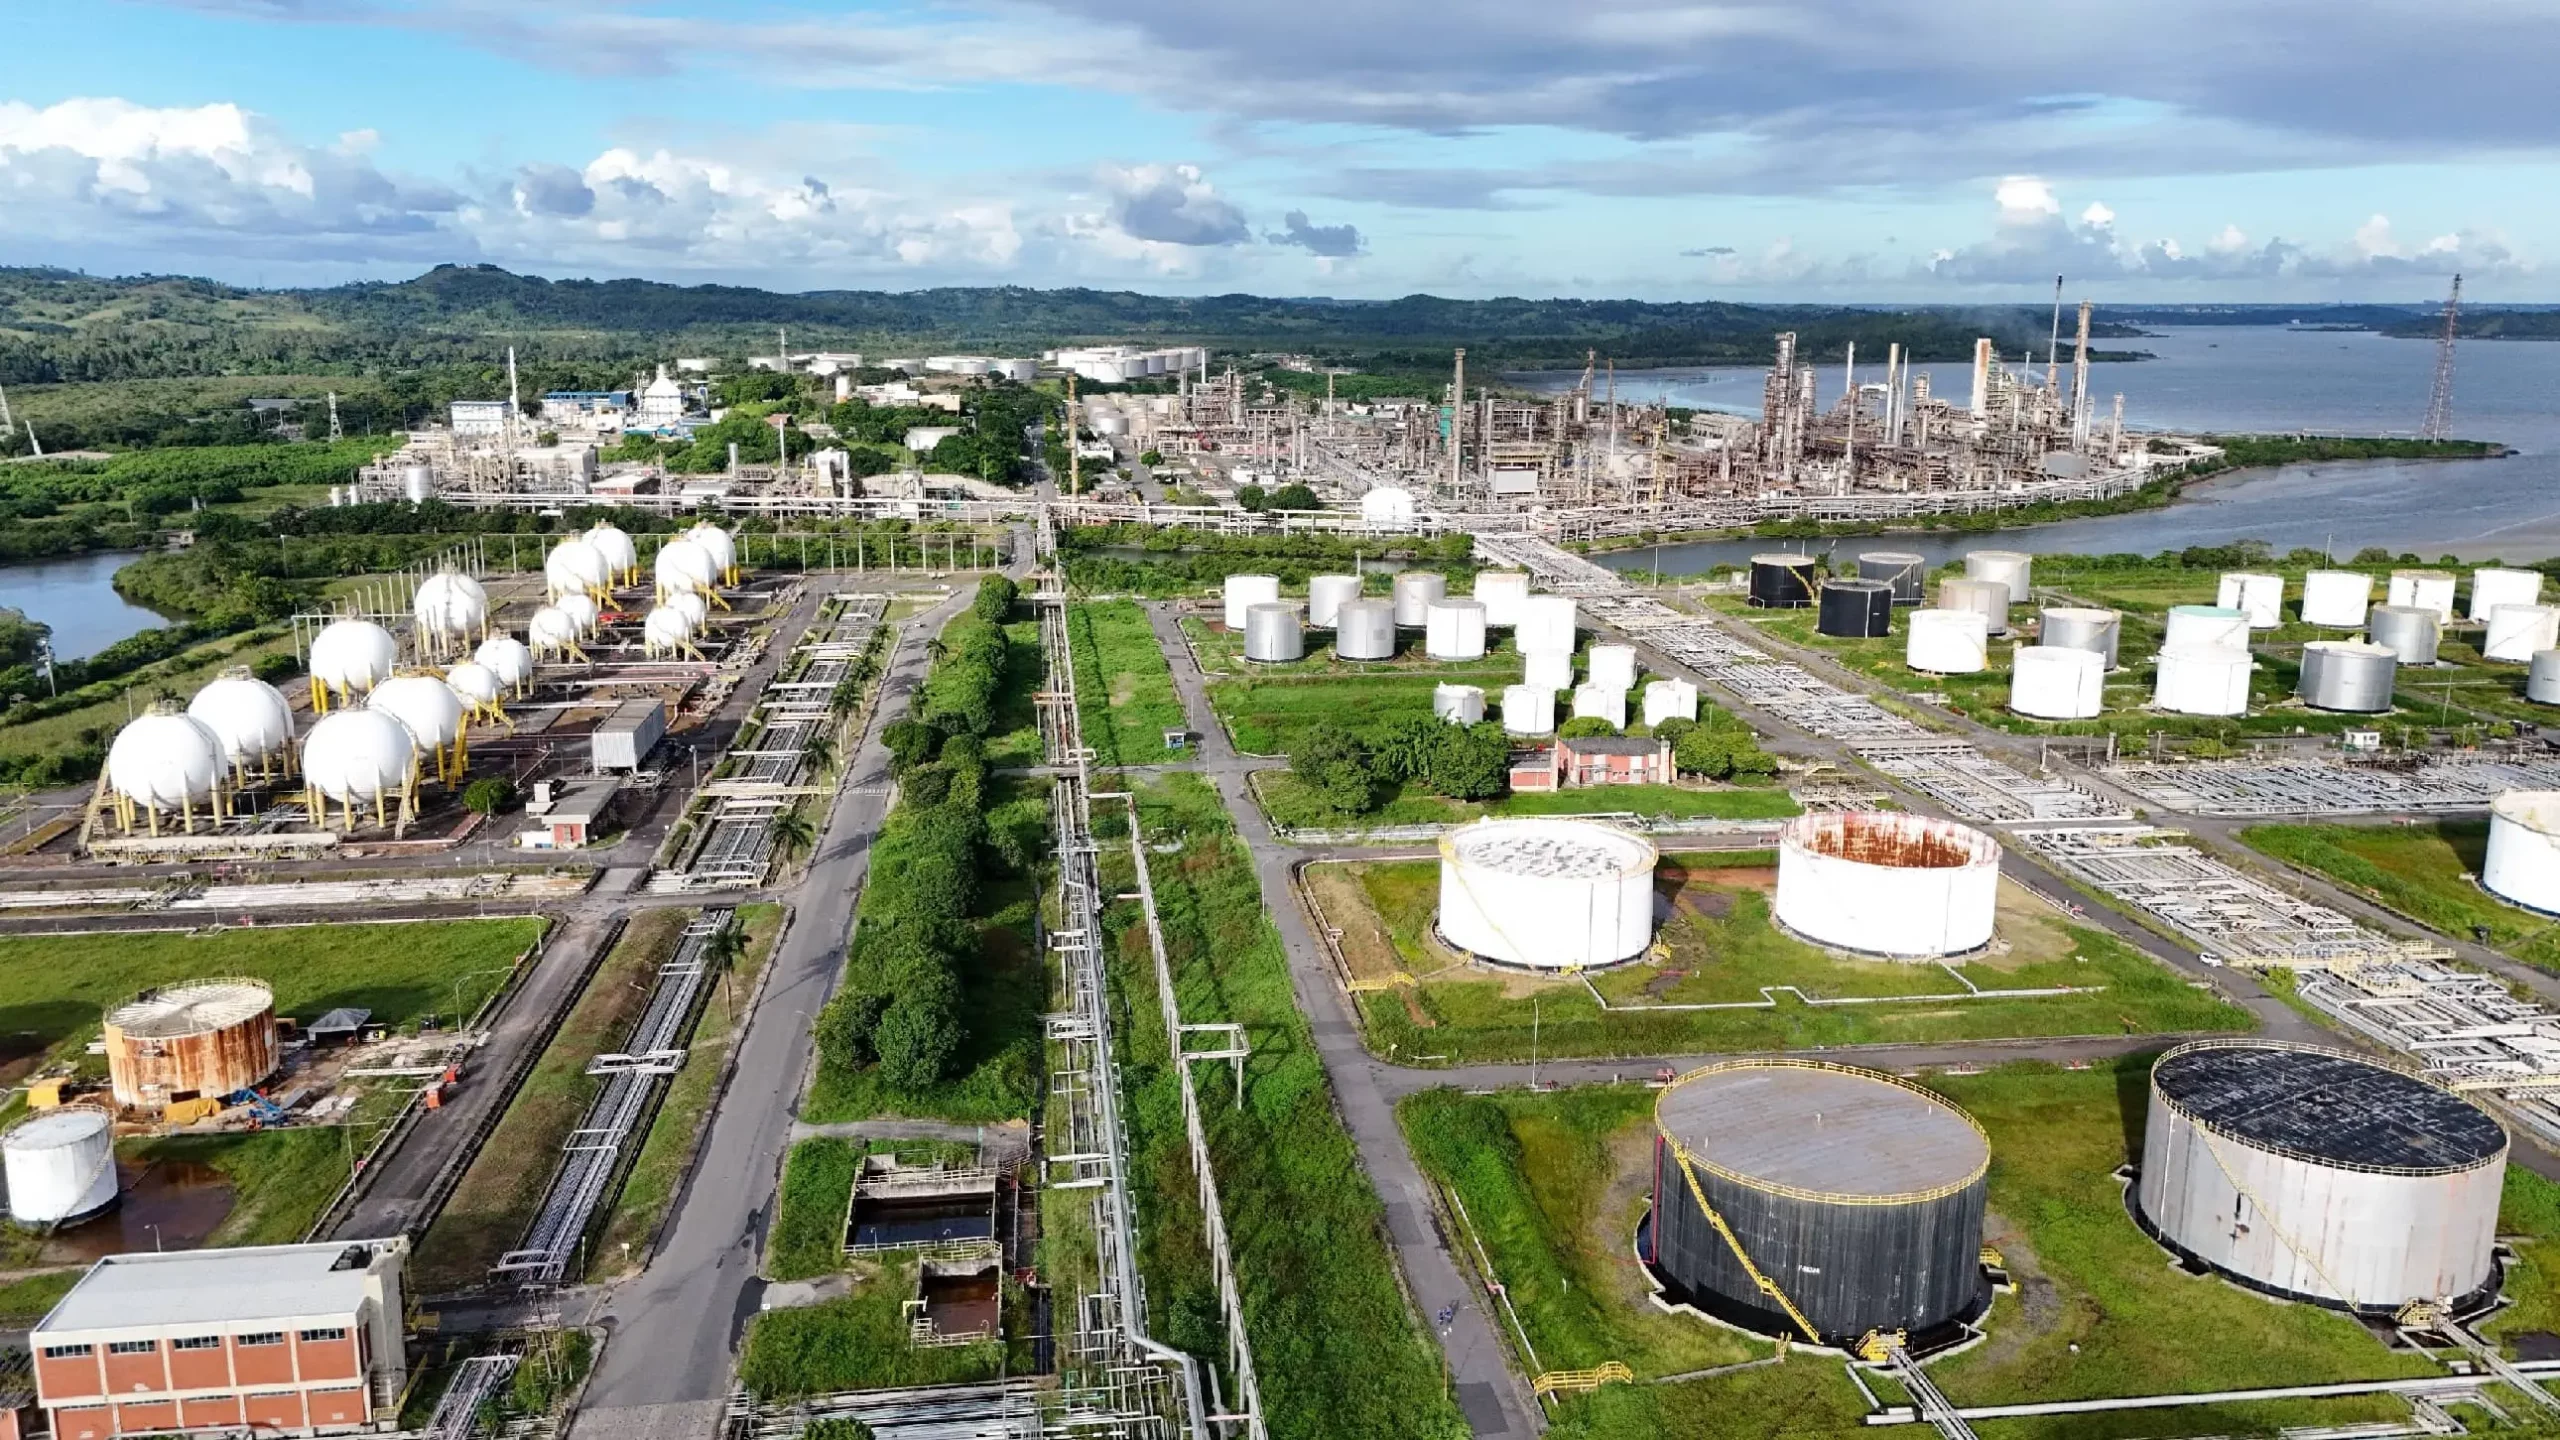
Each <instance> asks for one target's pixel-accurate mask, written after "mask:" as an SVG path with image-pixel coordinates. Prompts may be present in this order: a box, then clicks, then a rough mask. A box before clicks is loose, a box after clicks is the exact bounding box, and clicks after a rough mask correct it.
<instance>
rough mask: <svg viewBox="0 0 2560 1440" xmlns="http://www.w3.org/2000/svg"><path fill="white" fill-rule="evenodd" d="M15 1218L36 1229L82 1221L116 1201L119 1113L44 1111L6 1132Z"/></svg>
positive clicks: (4, 1149)
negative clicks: (117, 1123)
mask: <svg viewBox="0 0 2560 1440" xmlns="http://www.w3.org/2000/svg"><path fill="white" fill-rule="evenodd" d="M0 1172H5V1173H6V1175H7V1178H8V1182H9V1218H10V1219H11V1220H12V1221H14V1222H16V1223H17V1224H19V1225H22V1226H25V1227H27V1228H28V1229H31V1230H55V1229H60V1228H62V1227H64V1226H68V1225H77V1224H79V1223H80V1222H81V1221H83V1220H86V1219H88V1218H90V1217H91V1216H93V1215H96V1214H99V1213H100V1212H102V1211H104V1210H106V1209H107V1208H108V1207H109V1206H112V1205H114V1204H115V1203H116V1197H117V1194H118V1193H119V1192H118V1184H119V1181H118V1177H117V1174H116V1138H115V1117H114V1116H113V1115H111V1114H109V1113H108V1112H107V1110H106V1108H105V1107H104V1106H99V1105H65V1106H62V1107H60V1108H58V1109H53V1110H41V1111H38V1112H36V1113H35V1114H33V1115H30V1116H28V1117H27V1118H25V1119H23V1120H21V1121H19V1122H18V1123H17V1124H15V1125H12V1126H10V1127H9V1130H8V1133H6V1134H0Z"/></svg>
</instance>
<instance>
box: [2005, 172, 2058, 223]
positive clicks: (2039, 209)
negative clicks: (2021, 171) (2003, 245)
mask: <svg viewBox="0 0 2560 1440" xmlns="http://www.w3.org/2000/svg"><path fill="white" fill-rule="evenodd" d="M1992 198H1993V199H1994V200H1996V201H1998V202H1999V205H2000V223H2001V224H2003V225H2032V224H2036V223H2039V222H2041V221H2042V220H2043V219H2044V218H2045V217H2046V216H2049V215H2059V214H2061V213H2062V202H2061V201H2059V200H2056V199H2054V198H2053V187H2052V186H2050V185H2047V184H2046V183H2044V182H2043V181H2042V180H2039V179H2037V178H2036V177H2035V176H2033V175H2012V176H2010V177H2009V178H2007V179H2005V180H2003V181H2001V182H2000V186H1999V188H1998V189H1997V190H1994V191H1993V192H1992Z"/></svg>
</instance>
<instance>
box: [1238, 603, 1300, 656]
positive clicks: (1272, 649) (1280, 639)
mask: <svg viewBox="0 0 2560 1440" xmlns="http://www.w3.org/2000/svg"><path fill="white" fill-rule="evenodd" d="M1306 653H1307V636H1306V631H1305V630H1304V629H1303V628H1302V627H1301V626H1300V625H1299V624H1298V607H1297V606H1295V605H1288V604H1283V603H1281V602H1279V601H1273V602H1271V603H1269V604H1266V605H1254V606H1250V607H1247V609H1246V610H1245V612H1244V658H1246V659H1247V660H1252V661H1257V662H1259V663H1261V664H1265V665H1278V664H1286V663H1287V662H1289V661H1291V660H1299V659H1304V658H1305V657H1306Z"/></svg>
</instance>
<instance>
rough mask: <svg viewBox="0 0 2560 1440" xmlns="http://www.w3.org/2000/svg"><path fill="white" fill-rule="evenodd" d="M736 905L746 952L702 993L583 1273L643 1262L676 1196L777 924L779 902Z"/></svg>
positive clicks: (632, 1268)
mask: <svg viewBox="0 0 2560 1440" xmlns="http://www.w3.org/2000/svg"><path fill="white" fill-rule="evenodd" d="M737 913H738V918H739V920H740V921H741V922H742V923H744V924H745V926H746V927H747V948H746V952H745V954H744V955H742V956H741V957H740V958H739V960H738V963H737V964H736V965H735V966H734V967H732V969H731V970H730V972H729V974H728V975H727V976H726V977H725V978H724V980H723V981H722V983H720V984H718V985H715V986H713V987H712V990H711V994H710V995H709V996H708V997H707V998H706V999H705V1000H704V1001H703V1005H702V1015H701V1018H699V1019H697V1020H696V1021H694V1025H693V1043H692V1053H691V1055H690V1056H689V1057H688V1058H687V1059H686V1060H685V1064H684V1068H683V1069H681V1070H678V1071H677V1072H676V1075H675V1078H674V1079H673V1080H671V1081H669V1082H668V1083H667V1093H666V1095H665V1096H664V1097H663V1098H661V1099H660V1100H659V1102H658V1113H657V1115H656V1116H654V1117H653V1118H652V1119H651V1120H650V1122H649V1134H648V1137H647V1138H646V1139H644V1140H643V1141H641V1143H640V1154H639V1156H638V1157H637V1158H635V1159H634V1160H633V1161H632V1162H631V1173H630V1174H629V1175H627V1176H625V1177H624V1178H623V1182H622V1193H621V1194H620V1195H619V1196H618V1197H616V1199H615V1200H614V1206H613V1215H612V1217H611V1218H610V1219H608V1220H607V1221H606V1222H605V1227H604V1233H603V1237H602V1242H601V1243H600V1244H598V1245H597V1246H596V1256H595V1259H594V1261H593V1262H592V1263H591V1264H590V1265H589V1266H588V1273H589V1274H590V1275H592V1276H594V1277H596V1278H605V1277H609V1276H613V1275H624V1274H633V1273H636V1272H637V1271H638V1270H639V1268H640V1267H641V1266H643V1265H645V1264H647V1263H648V1259H649V1244H650V1242H651V1241H652V1240H653V1239H655V1238H656V1236H657V1233H658V1225H659V1223H660V1222H661V1221H663V1220H664V1219H665V1218H666V1215H667V1207H668V1206H670V1205H672V1204H674V1203H675V1194H676V1189H677V1187H678V1186H680V1185H682V1184H683V1183H684V1175H685V1171H686V1169H687V1168H688V1167H689V1166H690V1165H691V1163H692V1160H693V1154H694V1148H695V1146H696V1145H697V1144H698V1143H699V1142H700V1140H701V1138H702V1132H703V1128H704V1127H705V1126H706V1125H708V1124H709V1123H710V1120H711V1106H712V1103H713V1102H714V1101H716V1100H717V1099H719V1084H720V1072H721V1070H722V1069H723V1068H724V1067H725V1066H726V1065H727V1063H728V1058H729V1050H730V1047H731V1046H732V1045H733V1044H735V1043H736V1041H737V1038H738V1018H739V1015H740V1013H741V1012H742V1011H743V1010H744V1009H745V1008H746V1006H747V1004H748V1002H749V1000H750V998H751V997H752V996H753V995H754V994H755V988H756V981H757V979H758V977H760V976H762V975H763V974H764V966H765V962H766V960H768V959H770V958H771V957H772V954H773V942H774V937H775V936H777V935H779V934H780V933H781V930H782V907H781V906H779V905H741V906H739V907H738V912H737Z"/></svg>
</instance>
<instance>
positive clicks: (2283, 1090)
mask: <svg viewBox="0 0 2560 1440" xmlns="http://www.w3.org/2000/svg"><path fill="white" fill-rule="evenodd" d="M2506 1166H2507V1135H2506V1131H2505V1130H2504V1129H2503V1128H2502V1127H2500V1125H2499V1124H2498V1122H2497V1120H2496V1119H2495V1118H2494V1117H2492V1116H2491V1115H2490V1114H2489V1113H2488V1112H2487V1111H2485V1110H2483V1109H2481V1108H2480V1107H2479V1106H2477V1105H2475V1104H2473V1103H2472V1102H2471V1101H2469V1100H2466V1099H2464V1098H2462V1097H2461V1096H2459V1095H2455V1094H2452V1093H2449V1092H2447V1091H2445V1090H2442V1089H2439V1088H2438V1087H2436V1086H2435V1085H2432V1084H2430V1083H2428V1082H2427V1081H2425V1080H2423V1079H2421V1078H2419V1077H2418V1076H2415V1075H2410V1074H2407V1073H2404V1072H2402V1071H2399V1070H2395V1069H2392V1068H2390V1067H2388V1066H2385V1065H2382V1064H2380V1063H2377V1062H2375V1061H2372V1060H2368V1059H2366V1058H2364V1057H2363V1056H2360V1055H2351V1054H2348V1053H2346V1052H2345V1051H2340V1050H2323V1049H2318V1048H2315V1047H2311V1046H2302V1045H2286V1044H2283V1043H2280V1042H2277V1041H2271V1040H2206V1041H2198V1042H2196V1043H2194V1044H2190V1045H2182V1046H2179V1047H2178V1048H2177V1049H2175V1050H2172V1051H2170V1052H2169V1053H2168V1054H2166V1055H2164V1056H2162V1057H2161V1058H2160V1061H2159V1063H2158V1064H2156V1065H2154V1066H2153V1067H2152V1070H2151V1096H2150V1105H2149V1118H2148V1120H2147V1121H2146V1123H2145V1124H2144V1126H2143V1139H2142V1170H2141V1174H2140V1176H2139V1178H2138V1179H2137V1180H2136V1182H2135V1187H2134V1198H2135V1203H2136V1212H2135V1218H2136V1219H2137V1220H2138V1221H2139V1222H2140V1224H2141V1226H2142V1228H2143V1229H2144V1230H2145V1231H2147V1232H2148V1233H2150V1234H2151V1235H2152V1236H2153V1237H2154V1238H2155V1239H2158V1240H2159V1241H2160V1242H2161V1243H2162V1244H2164V1245H2166V1246H2168V1247H2169V1248H2170V1249H2171V1250H2173V1251H2175V1252H2176V1253H2178V1254H2179V1255H2181V1256H2183V1257H2185V1258H2187V1259H2189V1260H2193V1261H2198V1262H2201V1263H2203V1264H2205V1265H2208V1266H2211V1267H2212V1268H2213V1269H2215V1270H2217V1271H2220V1272H2221V1273H2222V1274H2224V1275H2227V1276H2229V1277H2230V1278H2232V1279H2234V1280H2236V1281H2238V1282H2239V1283H2241V1284H2242V1285H2245V1286H2248V1287H2249V1288H2251V1289H2254V1290H2259V1291H2263V1292H2266V1293H2269V1294H2274V1295H2279V1296H2283V1297H2285V1298H2287V1299H2293V1300H2307V1301H2311V1302H2313V1303H2315V1304H2321V1305H2328V1306H2333V1307H2336V1308H2340V1309H2347V1310H2353V1311H2357V1312H2360V1313H2363V1314H2367V1315H2373V1316H2389V1315H2393V1314H2396V1313H2397V1312H2398V1311H2400V1310H2401V1309H2402V1308H2403V1307H2404V1306H2407V1305H2408V1304H2410V1303H2411V1302H2412V1301H2427V1302H2431V1303H2447V1302H2450V1304H2451V1306H2452V1308H2453V1309H2454V1311H2455V1312H2456V1313H2457V1314H2459V1313H2464V1312H2466V1311H2468V1310H2470V1309H2472V1308H2474V1307H2475V1306H2476V1305H2477V1304H2478V1303H2480V1302H2481V1301H2484V1300H2486V1299H2488V1298H2490V1296H2491V1293H2492V1292H2493V1290H2494V1287H2495V1285H2496V1283H2497V1259H2496V1254H2495V1251H2496V1247H2497V1238H2498V1199H2499V1192H2500V1190H2501V1188H2502V1187H2503V1184H2504V1181H2505V1178H2506Z"/></svg>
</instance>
